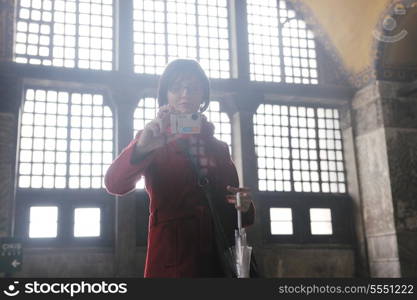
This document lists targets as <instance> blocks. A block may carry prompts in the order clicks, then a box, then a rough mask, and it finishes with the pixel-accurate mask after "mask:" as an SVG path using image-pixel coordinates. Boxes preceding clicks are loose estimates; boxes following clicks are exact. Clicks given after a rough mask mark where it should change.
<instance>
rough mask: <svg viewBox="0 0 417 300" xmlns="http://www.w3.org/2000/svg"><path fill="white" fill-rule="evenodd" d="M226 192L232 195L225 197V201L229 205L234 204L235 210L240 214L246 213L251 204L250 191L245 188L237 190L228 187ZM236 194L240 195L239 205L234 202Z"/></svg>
mask: <svg viewBox="0 0 417 300" xmlns="http://www.w3.org/2000/svg"><path fill="white" fill-rule="evenodd" d="M227 190H228V191H229V192H231V193H233V195H227V196H226V199H227V201H228V202H229V203H232V204H234V205H235V207H236V209H238V210H240V211H241V212H247V211H248V210H249V207H250V205H251V203H252V193H251V192H250V189H249V188H246V187H242V188H237V187H233V186H230V185H228V186H227ZM237 193H239V194H240V205H239V204H238V203H237V200H236V194H237Z"/></svg>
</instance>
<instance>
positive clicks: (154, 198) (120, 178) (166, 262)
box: [105, 123, 255, 277]
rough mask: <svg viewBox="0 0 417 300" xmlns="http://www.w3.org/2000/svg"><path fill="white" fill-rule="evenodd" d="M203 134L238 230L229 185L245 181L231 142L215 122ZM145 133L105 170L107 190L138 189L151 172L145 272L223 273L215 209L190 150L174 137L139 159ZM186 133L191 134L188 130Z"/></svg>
mask: <svg viewBox="0 0 417 300" xmlns="http://www.w3.org/2000/svg"><path fill="white" fill-rule="evenodd" d="M204 124H205V125H204V126H203V131H202V133H201V134H200V136H201V137H202V138H203V139H204V140H205V142H206V147H207V154H208V155H209V157H210V158H209V159H212V161H214V162H215V163H214V165H215V166H212V167H210V168H209V174H208V177H209V180H210V182H211V185H212V189H213V191H214V195H215V197H213V198H215V199H213V200H214V201H215V202H216V206H217V208H218V211H219V215H220V217H221V219H222V221H223V224H224V227H225V231H226V232H227V233H228V234H230V238H233V236H234V229H235V228H236V210H235V208H234V205H233V204H229V203H227V201H226V198H225V195H226V194H227V191H226V186H227V185H231V186H236V187H237V186H239V184H238V183H239V182H238V176H237V172H236V168H235V166H234V164H233V162H232V160H231V159H230V155H229V150H228V146H227V145H226V144H225V143H223V142H221V141H219V140H217V139H215V138H214V137H213V136H212V134H213V129H212V128H211V126H212V124H211V123H204ZM139 136H140V133H138V134H137V136H136V138H135V139H134V140H133V141H132V142H131V143H130V144H129V145H128V146H127V147H126V148H125V149H124V150H123V151H122V153H121V154H120V155H119V156H118V157H117V158H116V159H115V160H114V161H113V163H112V165H111V166H110V168H109V169H108V171H107V174H106V176H105V184H106V188H107V191H108V192H109V193H111V194H114V195H124V194H126V193H129V192H130V191H132V190H134V189H135V185H136V182H137V181H138V180H139V178H140V177H141V176H142V175H144V176H145V186H146V190H147V192H148V193H149V198H150V207H149V210H150V218H149V229H148V230H149V234H148V248H147V257H146V265H145V272H144V276H145V277H213V276H221V273H220V270H219V264H218V260H217V258H216V253H215V248H214V241H213V235H212V222H211V218H210V210H209V208H208V207H207V206H206V203H205V201H204V199H205V196H204V193H203V191H202V190H201V188H200V187H199V186H198V185H197V176H196V174H195V171H194V170H193V168H192V165H191V163H190V162H189V161H188V160H187V156H186V154H184V152H183V151H182V150H181V148H180V147H179V144H178V141H173V142H171V143H170V144H168V145H166V146H165V147H163V148H159V149H157V150H155V151H153V152H152V153H150V154H149V155H148V156H147V157H146V158H145V159H143V160H142V161H141V162H140V163H138V164H132V163H131V157H132V154H133V151H134V147H135V144H136V142H137V140H138V139H139ZM183 138H187V137H186V136H184V137H183ZM254 215H255V212H254V207H253V205H251V207H250V209H249V211H248V212H246V213H244V214H243V224H244V225H245V226H247V225H250V224H252V223H253V221H254Z"/></svg>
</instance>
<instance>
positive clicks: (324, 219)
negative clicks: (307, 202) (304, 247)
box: [310, 208, 333, 235]
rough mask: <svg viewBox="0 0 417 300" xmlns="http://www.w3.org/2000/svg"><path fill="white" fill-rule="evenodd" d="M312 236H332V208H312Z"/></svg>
mask: <svg viewBox="0 0 417 300" xmlns="http://www.w3.org/2000/svg"><path fill="white" fill-rule="evenodd" d="M310 225H311V234H313V235H331V234H332V233H333V228H332V216H331V210H330V208H310Z"/></svg>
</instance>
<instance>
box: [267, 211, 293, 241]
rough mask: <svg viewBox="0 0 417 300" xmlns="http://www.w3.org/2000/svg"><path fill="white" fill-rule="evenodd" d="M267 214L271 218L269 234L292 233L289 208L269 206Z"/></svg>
mask: <svg viewBox="0 0 417 300" xmlns="http://www.w3.org/2000/svg"><path fill="white" fill-rule="evenodd" d="M269 214H270V220H271V234H276V235H291V234H293V224H292V210H291V208H281V207H271V208H270V209H269Z"/></svg>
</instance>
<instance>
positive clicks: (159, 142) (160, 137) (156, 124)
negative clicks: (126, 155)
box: [136, 105, 179, 155]
mask: <svg viewBox="0 0 417 300" xmlns="http://www.w3.org/2000/svg"><path fill="white" fill-rule="evenodd" d="M171 112H172V109H171V107H170V106H169V105H164V106H161V107H160V109H159V111H158V114H157V117H156V118H155V119H154V120H152V121H151V122H149V123H148V124H146V126H145V128H144V129H143V132H142V134H141V135H140V138H139V140H138V142H137V143H136V149H137V153H138V154H140V155H144V154H147V153H149V152H151V151H153V150H155V149H157V148H161V147H163V146H165V145H166V144H167V143H169V142H171V141H173V140H175V139H177V138H179V135H171V134H168V132H167V128H169V126H170V113H171Z"/></svg>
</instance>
